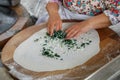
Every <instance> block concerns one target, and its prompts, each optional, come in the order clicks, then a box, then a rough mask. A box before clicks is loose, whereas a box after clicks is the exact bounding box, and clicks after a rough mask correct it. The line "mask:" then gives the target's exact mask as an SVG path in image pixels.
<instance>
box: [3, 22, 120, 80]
mask: <svg viewBox="0 0 120 80" xmlns="http://www.w3.org/2000/svg"><path fill="white" fill-rule="evenodd" d="M45 26H46V24H42V25H36V26H33V27H30V28H27V29H25V30H23V31H21V32H20V33H18V34H17V35H15V36H14V37H13V38H12V39H11V40H10V41H9V42H8V43H7V44H6V45H5V47H4V48H3V51H2V56H1V58H2V62H3V64H4V65H5V66H6V67H7V68H9V67H8V65H9V64H12V63H14V61H13V54H14V51H15V49H16V48H17V47H18V46H19V45H20V44H21V43H22V42H23V41H24V40H26V39H27V38H29V37H30V36H31V35H32V34H34V33H35V32H37V31H39V30H40V29H42V28H44V27H45ZM98 32H99V35H100V48H101V50H100V52H99V53H98V54H97V55H95V56H94V57H92V58H91V59H90V60H89V61H87V62H86V63H85V64H83V65H80V66H78V67H75V68H73V69H70V70H61V71H54V72H42V73H41V72H39V73H38V72H33V71H29V70H26V69H24V68H22V67H21V66H20V65H16V64H12V65H13V66H14V67H15V69H16V70H17V71H18V72H20V73H23V74H25V75H29V76H31V77H32V78H33V79H37V78H43V77H47V76H52V78H51V79H50V80H52V79H56V80H58V79H60V78H58V79H57V78H55V76H54V75H57V74H59V76H60V74H65V75H61V76H62V77H61V79H60V80H66V78H67V79H68V80H69V78H70V79H72V78H73V79H74V80H81V79H84V78H86V77H87V76H89V75H90V74H92V73H93V72H94V71H96V70H98V69H99V68H100V67H102V66H103V65H105V64H107V63H108V62H109V61H111V60H112V59H114V58H115V57H116V56H118V55H119V54H118V51H119V50H120V43H119V37H118V35H117V34H116V33H115V32H114V31H112V30H110V29H109V28H105V29H100V30H98ZM13 76H15V75H13ZM15 77H16V76H15Z"/></svg>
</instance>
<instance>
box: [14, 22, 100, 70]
mask: <svg viewBox="0 0 120 80" xmlns="http://www.w3.org/2000/svg"><path fill="white" fill-rule="evenodd" d="M69 25H71V24H70V23H63V27H64V29H66V28H68V26H69ZM46 32H47V30H46V28H44V29H42V30H40V31H38V32H36V33H35V34H33V35H32V36H31V37H30V38H28V39H27V40H25V41H24V42H22V43H21V44H20V45H19V46H18V47H17V48H16V50H15V52H14V56H13V58H14V61H15V62H16V63H17V64H19V65H21V66H22V67H23V68H25V69H28V70H31V71H35V72H45V71H56V70H66V69H71V68H74V67H76V66H79V65H81V64H84V63H85V62H86V61H88V60H89V59H90V58H91V57H93V56H94V55H96V54H97V53H98V52H99V50H100V48H99V42H100V39H99V35H98V32H97V31H96V30H91V31H89V32H87V33H84V34H81V35H80V36H79V37H78V38H77V42H76V43H77V47H73V48H71V49H68V46H66V45H64V44H62V43H61V42H62V41H61V40H59V39H56V40H53V39H50V38H46ZM45 42H47V43H45ZM88 42H90V43H89V44H87V43H88ZM83 43H86V44H84V45H83ZM78 46H79V47H78ZM43 47H44V48H47V49H50V50H52V53H53V54H58V55H59V56H57V57H48V56H45V55H43Z"/></svg>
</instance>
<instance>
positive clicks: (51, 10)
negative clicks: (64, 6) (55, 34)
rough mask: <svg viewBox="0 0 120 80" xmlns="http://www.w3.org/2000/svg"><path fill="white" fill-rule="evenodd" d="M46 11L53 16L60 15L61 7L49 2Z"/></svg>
mask: <svg viewBox="0 0 120 80" xmlns="http://www.w3.org/2000/svg"><path fill="white" fill-rule="evenodd" d="M46 10H47V11H48V14H49V15H53V14H56V13H58V10H59V6H58V4H57V3H56V2H49V3H48V4H47V5H46Z"/></svg>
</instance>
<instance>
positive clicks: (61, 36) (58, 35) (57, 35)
mask: <svg viewBox="0 0 120 80" xmlns="http://www.w3.org/2000/svg"><path fill="white" fill-rule="evenodd" d="M46 35H47V36H49V37H51V38H52V39H54V38H59V39H64V38H65V37H66V33H65V32H64V31H62V30H59V31H54V34H53V35H52V36H50V35H49V33H46Z"/></svg>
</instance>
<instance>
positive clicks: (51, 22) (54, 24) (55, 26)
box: [48, 13, 62, 36]
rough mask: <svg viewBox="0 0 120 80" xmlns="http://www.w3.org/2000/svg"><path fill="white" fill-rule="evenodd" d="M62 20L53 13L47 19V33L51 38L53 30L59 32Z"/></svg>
mask: <svg viewBox="0 0 120 80" xmlns="http://www.w3.org/2000/svg"><path fill="white" fill-rule="evenodd" d="M61 27H62V20H61V18H60V16H59V14H58V13H53V14H51V15H50V17H49V19H48V33H49V34H50V35H51V36H52V34H53V32H54V30H56V31H58V30H61Z"/></svg>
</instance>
